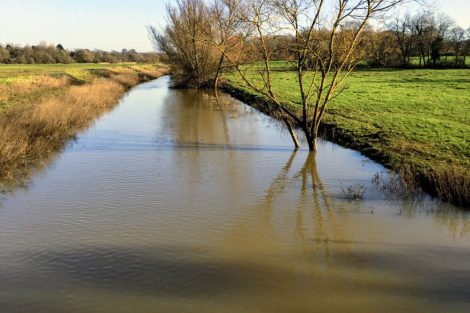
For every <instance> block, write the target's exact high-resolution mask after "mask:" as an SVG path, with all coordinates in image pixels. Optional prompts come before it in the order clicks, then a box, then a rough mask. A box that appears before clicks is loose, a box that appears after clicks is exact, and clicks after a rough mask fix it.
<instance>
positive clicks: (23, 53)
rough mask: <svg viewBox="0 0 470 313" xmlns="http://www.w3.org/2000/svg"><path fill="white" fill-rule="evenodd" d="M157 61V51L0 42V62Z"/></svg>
mask: <svg viewBox="0 0 470 313" xmlns="http://www.w3.org/2000/svg"><path fill="white" fill-rule="evenodd" d="M158 61H159V55H158V53H153V52H148V53H139V52H137V51H135V50H134V49H130V50H127V49H123V50H122V51H120V52H119V51H110V52H108V51H102V50H88V49H76V50H67V49H65V48H64V47H63V46H62V45H61V44H58V45H57V46H54V45H50V44H45V43H40V44H39V45H36V46H18V45H12V44H6V45H1V44H0V63H4V64H54V63H63V64H69V63H101V62H106V63H118V62H138V63H155V62H158Z"/></svg>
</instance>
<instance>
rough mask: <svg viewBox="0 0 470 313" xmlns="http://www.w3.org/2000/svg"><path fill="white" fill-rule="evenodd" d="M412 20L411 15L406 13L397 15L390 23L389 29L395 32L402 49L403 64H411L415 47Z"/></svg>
mask: <svg viewBox="0 0 470 313" xmlns="http://www.w3.org/2000/svg"><path fill="white" fill-rule="evenodd" d="M411 20H412V19H411V16H410V15H409V14H406V15H405V16H404V17H396V18H395V20H394V21H393V23H391V24H389V29H390V31H392V32H393V33H394V34H395V37H396V40H397V44H398V47H399V49H400V59H401V61H400V63H401V66H408V65H409V64H410V56H411V49H412V48H413V36H412V22H411Z"/></svg>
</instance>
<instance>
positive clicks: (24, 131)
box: [0, 69, 164, 185]
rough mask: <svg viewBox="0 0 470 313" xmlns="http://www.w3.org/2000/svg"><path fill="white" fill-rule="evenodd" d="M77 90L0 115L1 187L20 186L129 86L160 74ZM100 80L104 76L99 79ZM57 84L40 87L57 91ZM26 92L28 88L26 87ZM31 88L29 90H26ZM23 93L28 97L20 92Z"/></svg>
mask: <svg viewBox="0 0 470 313" xmlns="http://www.w3.org/2000/svg"><path fill="white" fill-rule="evenodd" d="M108 74H109V75H106V76H107V77H106V78H103V77H101V78H96V79H94V80H93V81H92V82H91V83H89V84H85V85H81V86H70V87H66V90H65V91H64V92H63V93H61V94H59V95H56V96H53V97H49V98H46V99H43V100H41V101H40V102H39V103H37V104H30V105H28V106H22V107H19V108H17V109H14V110H10V111H8V112H6V113H4V114H1V115H0V179H1V180H2V181H3V182H4V184H5V185H6V184H8V185H10V184H15V183H17V181H18V182H22V181H23V180H24V179H25V177H28V176H29V173H30V171H31V169H32V168H35V167H38V166H40V165H41V163H43V162H44V160H48V159H49V158H50V157H51V156H52V155H53V154H54V153H55V152H57V151H60V150H61V149H62V148H63V147H64V145H65V143H66V142H67V141H68V140H70V139H71V138H73V137H74V136H75V134H76V133H77V132H78V131H80V130H81V129H84V128H86V127H88V126H89V125H90V124H91V123H92V122H93V120H94V119H95V118H96V117H98V116H100V115H101V114H103V113H104V112H106V111H107V110H109V109H111V108H113V107H114V106H115V105H116V104H117V102H118V100H119V98H120V97H121V96H122V95H123V93H124V92H126V90H128V89H129V88H130V87H132V86H135V85H137V84H138V83H139V82H142V81H146V80H149V79H152V78H156V77H158V76H161V75H162V74H164V69H162V70H156V71H153V72H146V73H140V72H135V71H133V70H124V71H120V72H110V73H108ZM102 76H103V75H102ZM62 84H63V80H62V79H58V81H54V78H53V79H52V80H50V81H48V84H45V83H44V81H43V83H41V84H40V87H38V86H36V90H37V88H43V87H44V86H45V85H46V88H48V87H51V86H56V87H60V86H61V85H62ZM26 89H28V88H26ZM31 89H34V88H33V87H31V88H30V89H28V90H31ZM23 91H24V92H28V91H25V90H23Z"/></svg>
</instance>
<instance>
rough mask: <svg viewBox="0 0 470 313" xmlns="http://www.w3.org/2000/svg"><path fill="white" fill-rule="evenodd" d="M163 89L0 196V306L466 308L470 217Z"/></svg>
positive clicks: (227, 101)
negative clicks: (389, 189)
mask: <svg viewBox="0 0 470 313" xmlns="http://www.w3.org/2000/svg"><path fill="white" fill-rule="evenodd" d="M168 84H169V78H168V77H163V78H160V79H158V80H155V81H152V82H150V83H146V84H143V85H140V86H138V87H136V88H134V89H133V90H132V91H131V92H130V93H129V94H128V95H126V97H125V98H124V99H123V100H122V101H121V103H120V104H119V105H118V106H117V107H116V109H114V110H113V111H112V112H110V113H109V114H106V115H105V116H103V117H102V118H100V119H99V120H97V122H96V123H95V124H94V126H92V127H91V128H90V129H88V130H87V131H85V132H83V133H81V134H79V135H78V136H77V139H76V140H75V141H74V142H73V143H70V144H69V145H68V146H67V148H66V149H65V151H63V153H61V154H60V155H59V156H58V157H57V158H56V159H55V160H54V161H53V162H52V163H51V164H50V165H49V166H48V167H47V168H46V169H45V170H42V171H40V172H38V173H37V174H35V176H34V177H33V179H32V181H31V183H30V184H28V185H27V187H25V188H18V189H17V190H15V192H14V193H11V194H7V195H5V196H4V197H3V199H0V312H5V313H16V312H28V313H29V312H31V313H33V312H34V313H55V312H57V313H58V312H68V313H75V312H76V313H88V312H133V313H141V312H142V313H147V312H149V313H150V312H170V313H172V312H175V313H176V312H178V313H180V312H201V313H210V312H218V313H221V312H228V313H232V312H233V313H235V312H237V313H240V312H270V313H272V312H293V313H295V312H362V313H364V312H382V313H386V312H427V313H429V312H470V213H468V212H464V211H461V210H459V209H457V208H454V207H452V206H450V205H448V204H444V203H441V202H439V201H435V200H432V199H429V198H428V197H424V198H422V199H416V198H410V197H402V196H398V195H391V194H388V193H387V194H384V193H383V192H382V191H381V190H379V189H377V187H376V186H375V185H374V183H373V182H372V181H373V177H374V175H375V174H376V173H378V172H384V171H385V169H384V168H383V167H382V166H381V165H379V164H377V163H374V162H372V161H370V160H368V159H367V158H365V157H364V156H362V155H361V154H360V153H358V152H355V151H352V150H349V149H344V148H342V147H340V146H337V145H335V144H332V143H330V142H327V141H321V142H320V144H319V149H318V150H319V151H318V152H317V153H316V155H315V156H313V155H311V154H310V155H309V154H308V151H306V149H305V148H303V149H300V150H299V151H297V152H294V151H293V149H292V143H291V139H290V137H289V134H288V133H287V132H286V131H285V130H284V129H283V128H282V125H279V123H277V122H276V121H273V120H272V119H271V118H269V117H267V116H265V115H263V114H261V113H259V112H257V111H256V110H255V109H253V108H251V107H249V106H247V105H244V104H242V103H240V102H239V101H237V100H235V99H233V98H231V97H229V96H227V95H224V94H220V95H219V96H218V97H216V96H215V95H214V93H211V92H196V91H188V90H171V89H169V88H168ZM304 146H305V144H304ZM351 185H356V186H359V185H360V186H363V187H364V188H365V192H364V195H363V199H362V200H350V199H347V197H346V196H345V194H344V192H343V191H342V190H344V189H347V187H348V186H351Z"/></svg>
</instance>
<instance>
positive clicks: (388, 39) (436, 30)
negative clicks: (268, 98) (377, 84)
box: [266, 11, 470, 67]
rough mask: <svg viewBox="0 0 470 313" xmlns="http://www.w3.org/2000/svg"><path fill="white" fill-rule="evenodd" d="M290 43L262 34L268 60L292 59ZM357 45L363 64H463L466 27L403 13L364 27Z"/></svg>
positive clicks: (469, 44) (468, 44)
mask: <svg viewBox="0 0 470 313" xmlns="http://www.w3.org/2000/svg"><path fill="white" fill-rule="evenodd" d="M320 33H321V31H318V34H320ZM294 43H295V36H294V35H276V36H272V37H270V36H267V37H266V44H268V45H269V46H270V50H271V51H272V53H271V59H272V60H278V61H281V60H295V58H296V55H295V54H296V49H295V48H292V47H293V46H295V44H294ZM358 48H359V49H360V50H362V56H363V60H362V62H361V63H360V65H363V66H369V67H465V65H466V63H467V58H468V57H469V54H470V28H468V29H464V28H462V27H461V26H459V25H457V23H456V22H455V21H454V20H453V19H451V18H450V17H449V16H447V15H445V14H442V13H436V12H431V11H425V12H423V13H418V14H416V15H411V14H405V15H402V16H395V17H394V18H390V19H389V20H388V21H387V22H386V23H385V27H383V28H382V29H374V28H372V27H368V28H367V29H366V30H365V31H364V33H363V38H362V40H361V44H360V45H359V46H358Z"/></svg>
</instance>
